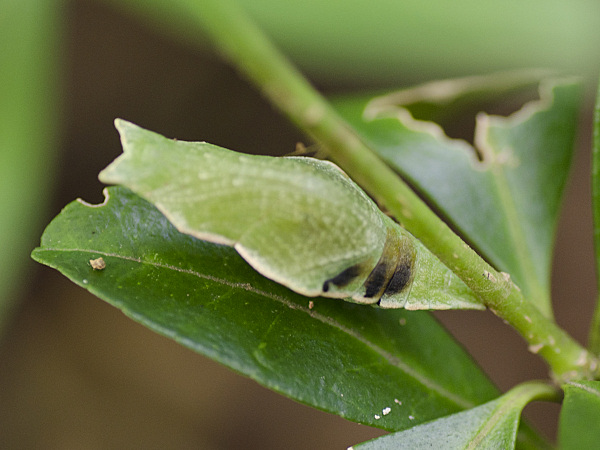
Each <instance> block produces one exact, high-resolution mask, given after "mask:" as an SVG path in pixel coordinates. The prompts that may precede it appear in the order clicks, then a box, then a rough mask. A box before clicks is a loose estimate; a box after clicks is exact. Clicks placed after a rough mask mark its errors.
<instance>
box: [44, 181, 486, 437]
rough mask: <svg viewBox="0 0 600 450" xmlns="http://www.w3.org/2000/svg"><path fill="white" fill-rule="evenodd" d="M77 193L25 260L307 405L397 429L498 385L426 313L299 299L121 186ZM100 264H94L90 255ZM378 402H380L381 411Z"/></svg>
mask: <svg viewBox="0 0 600 450" xmlns="http://www.w3.org/2000/svg"><path fill="white" fill-rule="evenodd" d="M106 195H107V200H106V201H105V202H104V203H103V204H101V205H96V206H93V205H88V204H85V203H83V202H81V201H75V202H73V203H71V204H70V205H68V206H67V207H66V208H65V209H64V210H63V211H62V212H61V214H60V215H59V216H57V217H56V218H55V219H54V220H53V221H52V223H51V224H50V225H49V226H48V228H47V229H46V231H45V232H44V235H43V237H42V243H41V247H39V248H37V249H36V250H35V251H34V253H33V257H34V259H36V260H37V261H39V262H42V263H44V264H46V265H48V266H50V267H54V268H56V269H58V270H59V271H61V272H62V273H63V274H65V275H66V276H67V277H69V278H70V279H71V280H73V281H74V282H75V283H77V284H78V285H80V286H82V287H84V288H86V289H88V290H89V291H90V292H92V293H94V294H95V295H97V296H99V297H100V298H102V299H104V300H105V301H107V302H108V303H110V304H112V305H114V306H116V307H118V308H119V309H121V310H122V311H123V312H124V313H125V314H127V315H128V316H130V317H131V318H133V319H134V320H136V321H138V322H140V323H142V324H144V325H145V326H147V327H149V328H151V329H152V330H155V331H157V332H158V333H161V334H163V335H165V336H168V337H170V338H172V339H174V340H176V341H177V342H179V343H181V344H183V345H184V346H186V347H189V348H191V349H193V350H195V351H197V352H199V353H201V354H204V355H206V356H208V357H210V358H213V359H215V360H217V361H219V362H221V363H223V364H225V365H227V366H229V367H230V368H232V369H234V370H236V371H238V372H240V373H242V374H244V375H246V376H248V377H251V378H253V379H254V380H256V381H258V382H259V383H261V384H263V385H265V386H267V387H269V388H271V389H273V390H275V391H278V392H280V393H283V394H285V395H287V396H289V397H291V398H293V399H295V400H297V401H300V402H302V403H306V404H308V405H311V406H313V407H316V408H319V409H323V410H325V411H329V412H332V413H335V414H339V415H341V416H343V417H345V418H347V419H349V420H352V421H356V422H360V423H365V424H369V425H373V426H376V427H380V428H384V429H388V430H399V429H403V428H406V427H408V426H412V425H413V424H416V423H420V422H423V421H426V420H431V419H433V418H436V417H439V416H442V415H446V414H449V413H452V412H455V411H459V410H462V409H464V408H469V407H471V406H473V405H475V404H479V403H482V402H484V401H487V400H489V399H491V398H494V397H495V396H496V395H497V391H496V389H495V388H494V387H493V385H492V384H491V383H490V382H489V381H488V379H487V378H486V377H485V376H484V375H483V373H482V372H481V371H480V370H479V369H478V368H477V366H476V365H475V364H474V362H473V361H472V360H471V359H470V358H469V356H468V355H467V354H466V353H465V352H464V350H463V349H462V348H461V347H460V345H458V344H456V342H455V341H454V340H453V338H451V337H450V335H448V334H447V333H446V332H445V331H444V330H443V329H442V328H441V327H440V325H438V324H437V322H435V320H434V319H433V318H432V317H431V316H430V315H428V313H426V312H419V311H415V312H406V311H404V310H382V309H379V308H373V307H369V306H362V305H356V304H352V303H347V302H340V301H339V300H335V299H326V298H314V299H309V298H306V297H303V296H300V295H298V294H295V293H293V292H292V291H290V290H288V289H287V288H285V287H283V286H281V285H279V284H276V283H274V282H272V281H270V280H268V279H266V278H264V277H262V276H261V275H259V274H258V273H257V272H256V271H254V270H253V269H252V268H250V267H249V266H248V265H247V264H246V263H245V261H244V260H243V259H241V258H240V257H239V256H238V254H237V253H236V252H235V251H234V250H233V249H232V248H230V247H226V246H221V245H216V244H212V243H208V242H204V241H201V240H198V239H196V238H193V237H191V236H189V235H186V234H182V233H179V232H178V231H177V230H176V229H175V228H174V227H173V226H172V225H171V224H170V223H169V222H168V221H167V219H166V218H165V217H164V216H163V215H162V214H160V212H159V211H158V210H157V209H156V208H154V207H153V206H152V205H151V204H150V203H148V202H147V201H145V200H143V199H141V198H139V197H137V196H135V195H134V194H133V193H131V192H130V191H128V190H126V189H124V188H111V189H108V190H107V191H106ZM100 257H101V258H102V259H103V261H104V263H105V265H106V266H105V268H104V269H102V270H94V269H93V268H92V267H91V265H90V261H91V260H96V259H98V258H100ZM387 408H390V409H389V410H388V409H387Z"/></svg>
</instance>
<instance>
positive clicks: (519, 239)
mask: <svg viewBox="0 0 600 450" xmlns="http://www.w3.org/2000/svg"><path fill="white" fill-rule="evenodd" d="M490 164H491V167H490V169H489V173H490V175H491V177H492V180H493V181H494V184H495V186H496V191H497V194H498V198H499V200H500V204H501V205H502V210H503V211H504V214H505V217H506V223H507V226H508V233H509V236H510V239H511V241H510V242H511V245H512V248H513V251H514V252H515V254H516V255H517V258H516V264H518V267H519V271H520V273H521V275H522V280H520V281H521V283H522V284H523V286H522V288H523V289H524V290H525V292H526V293H527V294H528V296H529V298H530V300H531V301H532V302H533V303H534V304H535V305H536V306H537V307H538V308H539V309H540V310H541V311H542V312H543V313H544V314H545V315H546V316H549V317H551V316H552V311H551V309H550V308H549V306H548V298H547V292H546V289H544V286H542V285H541V284H540V282H539V280H538V278H537V276H536V275H535V274H536V270H535V265H534V263H533V260H532V254H531V252H530V251H529V244H528V241H527V238H526V236H525V230H524V228H523V226H522V223H523V220H522V218H521V217H520V216H519V212H518V209H517V206H516V204H515V201H514V197H513V195H512V191H511V189H510V186H509V183H508V180H507V177H506V173H505V170H504V168H503V167H504V166H502V165H501V164H498V163H497V162H495V161H492V162H491V163H490Z"/></svg>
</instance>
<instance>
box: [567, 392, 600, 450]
mask: <svg viewBox="0 0 600 450" xmlns="http://www.w3.org/2000/svg"><path fill="white" fill-rule="evenodd" d="M563 389H564V391H565V400H564V403H563V407H562V409H561V411H560V418H559V423H558V442H559V444H560V448H561V449H563V450H570V449H573V450H586V449H590V450H593V449H597V448H598V443H600V381H574V382H571V383H567V384H566V385H564V386H563Z"/></svg>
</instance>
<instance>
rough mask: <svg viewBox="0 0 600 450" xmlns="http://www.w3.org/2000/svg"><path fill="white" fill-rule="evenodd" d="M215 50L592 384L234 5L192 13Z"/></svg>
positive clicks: (561, 343) (221, 2)
mask: <svg viewBox="0 0 600 450" xmlns="http://www.w3.org/2000/svg"><path fill="white" fill-rule="evenodd" d="M191 7H192V9H193V10H191V11H190V12H192V13H193V14H195V15H196V16H197V17H198V19H200V21H201V22H202V25H203V27H204V29H205V30H206V31H207V33H208V35H209V37H210V38H211V39H212V41H213V43H214V44H215V45H216V47H217V48H218V49H219V51H220V52H221V53H222V54H223V56H224V57H226V58H227V59H228V60H229V61H230V62H232V63H233V65H234V66H235V67H236V68H237V69H238V70H240V72H242V73H243V74H244V75H245V76H246V77H248V78H249V79H250V81H251V82H252V83H254V84H255V85H256V86H258V87H259V88H260V89H261V90H262V91H263V93H264V95H265V96H266V97H267V98H268V99H269V100H270V101H271V102H272V103H273V104H274V105H276V106H277V107H278V108H279V109H280V110H281V111H282V112H283V113H284V114H286V115H287V116H288V117H289V118H290V119H291V120H292V121H293V122H294V123H295V124H296V125H297V126H298V127H299V128H301V129H302V130H303V131H305V132H307V133H308V134H309V135H311V136H312V137H313V138H314V139H316V140H317V141H319V142H320V143H322V144H323V145H325V147H326V148H327V149H328V150H329V153H330V155H331V157H332V158H333V159H334V160H335V162H336V163H337V164H338V165H339V166H341V167H342V168H343V169H344V170H345V171H346V172H347V173H348V174H349V175H350V176H351V177H352V178H353V179H354V180H355V181H356V182H357V183H358V184H360V185H361V186H362V187H363V188H365V190H367V191H368V192H369V193H370V194H371V195H373V196H374V197H375V198H376V200H377V201H378V202H381V203H382V204H383V205H385V207H386V208H387V209H388V210H389V211H391V212H392V213H393V214H394V215H395V216H396V217H397V218H398V219H399V220H401V222H402V224H403V225H404V226H405V227H406V228H407V229H408V230H409V231H410V232H411V233H412V234H413V235H415V236H416V237H417V238H418V239H419V240H421V242H423V244H425V246H426V247H427V248H429V250H431V251H432V252H433V253H434V254H435V255H436V256H437V257H438V258H439V259H440V260H441V261H442V262H444V264H446V265H447V266H448V267H449V268H450V269H452V270H453V271H454V272H455V273H456V274H457V275H458V276H459V277H460V278H461V279H462V280H463V281H464V282H465V283H466V284H467V285H468V286H469V287H470V288H471V289H472V290H473V292H475V293H476V294H477V295H478V296H479V298H480V299H481V300H482V301H483V302H484V304H485V305H486V306H488V307H489V308H490V309H491V310H492V311H494V313H496V314H497V315H498V316H499V317H501V318H502V319H504V320H505V321H506V322H508V323H509V324H510V325H512V326H513V327H514V328H515V329H516V330H517V331H518V332H519V333H520V334H521V335H522V336H523V337H524V338H525V340H526V341H527V342H528V343H529V345H530V349H531V351H533V352H535V353H538V354H539V355H540V356H542V357H543V358H544V359H545V360H546V361H547V362H548V363H549V364H550V366H551V368H552V371H553V372H554V374H555V376H556V377H557V378H559V379H561V380H563V379H571V378H594V377H595V376H596V375H598V371H599V370H600V369H599V367H598V366H599V364H598V361H597V360H596V359H595V357H593V356H592V355H591V354H589V353H588V352H587V351H586V350H585V349H584V348H583V347H581V346H580V345H579V344H578V343H577V342H575V341H574V340H573V339H572V338H571V337H570V336H569V335H567V334H566V333H565V332H564V331H563V330H561V329H560V328H559V327H558V326H557V325H556V324H555V323H554V322H552V321H551V320H548V319H547V318H546V317H544V315H543V314H541V313H540V311H539V310H538V309H536V308H535V307H534V306H533V305H532V304H530V303H528V302H527V301H525V299H524V298H523V295H522V294H521V291H520V290H519V288H518V287H517V286H515V285H514V284H513V283H512V282H511V281H510V279H509V277H508V275H506V274H502V273H498V272H496V271H495V270H494V269H493V268H492V267H491V266H490V265H489V264H487V263H486V262H485V261H484V260H482V259H481V258H480V257H479V255H477V253H475V252H474V251H473V250H472V249H471V248H470V247H469V246H468V245H467V244H465V243H464V242H463V241H462V240H461V239H460V238H459V237H458V236H457V235H455V234H454V233H453V232H452V231H451V230H450V229H449V228H448V227H447V225H446V224H445V223H444V222H442V221H441V220H440V219H439V218H438V217H437V216H436V215H435V214H434V213H433V212H432V211H431V210H430V209H429V207H427V205H425V203H423V202H422V201H421V200H420V199H419V198H418V196H417V195H416V194H415V193H414V192H413V191H412V190H411V189H410V188H409V187H408V186H407V185H406V184H405V183H404V182H403V181H402V180H401V179H400V178H399V177H398V176H397V175H396V173H395V172H393V171H392V170H391V169H390V168H389V167H388V166H387V165H386V164H385V163H384V162H383V161H382V160H381V159H380V158H379V157H378V156H377V155H376V154H375V153H374V152H373V151H372V150H371V149H370V148H368V147H367V146H366V145H365V144H364V143H363V142H362V140H361V139H360V138H359V137H358V135H357V134H356V133H355V132H354V131H353V130H352V129H351V128H350V127H349V126H348V125H347V124H346V123H345V121H344V120H343V119H342V118H341V117H340V116H339V115H338V114H337V113H336V111H335V110H334V109H333V108H332V107H331V106H330V104H329V103H328V102H327V101H326V100H325V99H324V98H323V97H322V96H321V95H320V94H319V93H318V92H316V91H315V90H314V88H313V87H312V86H311V85H310V84H309V83H308V82H307V81H306V79H305V78H304V77H303V76H302V74H301V73H300V72H298V71H297V70H296V68H295V67H293V66H292V65H291V64H290V63H289V62H288V61H287V60H286V59H285V58H284V57H283V55H281V54H280V53H279V51H278V50H277V49H276V48H275V47H274V46H273V44H272V43H271V42H270V41H269V40H268V39H267V38H266V37H265V35H264V34H263V33H262V32H261V30H260V29H258V28H257V27H256V26H255V25H254V24H253V23H252V22H251V21H250V20H249V19H248V18H247V17H246V15H245V14H244V13H243V11H241V10H240V9H239V8H237V7H236V5H235V4H233V3H230V2H229V1H228V0H203V1H201V2H196V3H194V5H193V6H191Z"/></svg>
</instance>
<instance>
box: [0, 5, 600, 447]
mask: <svg viewBox="0 0 600 450" xmlns="http://www.w3.org/2000/svg"><path fill="white" fill-rule="evenodd" d="M198 1H201V0H174V1H170V2H167V1H164V0H121V1H118V0H108V1H106V0H105V1H91V0H72V1H58V0H52V1H51V0H2V1H0V248H1V249H2V250H1V252H0V329H1V331H0V333H1V334H2V341H1V343H0V358H1V360H0V447H1V448H61V449H62V448H130V447H140V448H141V447H143V448H207V449H229V448H261V449H270V448H273V449H275V448H288V449H292V448H307V447H308V448H345V447H346V446H348V445H351V444H353V443H357V442H360V441H361V440H365V439H367V438H369V437H374V436H377V435H379V434H381V432H380V431H378V430H375V429H370V428H368V427H364V426H360V425H356V424H352V423H350V422H346V421H344V420H343V419H340V418H337V417H334V416H331V415H328V414H325V413H320V412H317V411H313V410H311V409H309V408H307V407H304V406H301V405H298V404H296V403H294V402H292V401H289V400H287V399H285V398H282V397H280V396H278V395H275V394H273V393H271V392H269V391H267V390H265V389H263V388H261V387H260V386H257V385H256V384H255V383H253V382H251V381H249V380H247V379H245V378H242V377H240V376H238V375H235V374H233V373H232V372H230V371H228V370H227V369H224V368H223V367H221V366H219V365H217V364H215V363H213V362H211V361H209V360H207V359H205V358H203V357H200V356H198V355H196V354H193V353H192V352H190V351H188V350H185V349H183V348H181V347H179V346H178V345H176V344H175V343H173V342H170V341H168V340H167V339H165V338H163V337H160V336H157V335H154V334H152V333H151V332H149V331H147V330H145V329H144V328H142V327H141V326H140V325H138V324H135V323H134V322H132V321H130V320H129V319H126V318H125V317H124V316H122V315H121V313H120V312H118V311H117V310H115V309H112V308H111V307H109V306H108V305H106V304H104V303H103V302H101V301H99V300H98V299H96V298H94V297H93V296H90V295H89V294H88V293H87V292H85V291H83V290H81V289H79V288H77V287H76V286H74V285H71V284H70V283H69V282H68V281H67V280H66V279H64V278H63V277H61V276H60V275H59V274H58V273H57V272H54V271H52V270H50V269H47V268H44V267H41V266H37V265H35V263H33V262H32V261H31V260H30V259H29V253H30V251H31V250H32V249H33V247H35V246H36V245H37V244H38V242H39V236H40V235H41V232H42V230H43V227H44V226H45V225H46V224H47V223H48V222H49V220H51V218H52V217H53V216H55V215H56V214H57V213H58V212H59V211H60V208H62V207H63V206H64V205H65V204H66V203H68V202H69V201H71V200H73V199H74V198H76V197H82V198H84V199H85V200H86V201H89V202H100V201H102V194H101V191H102V185H101V184H100V183H99V182H98V181H97V178H96V176H97V173H98V172H99V171H100V170H101V169H102V168H103V167H105V166H106V165H107V164H108V163H109V162H110V161H111V160H112V159H113V158H114V157H115V156H117V155H118V154H119V153H120V151H121V150H120V144H119V141H118V137H117V133H116V131H115V130H114V128H113V125H112V121H113V119H114V118H116V117H122V118H124V119H127V120H131V121H133V122H135V123H137V124H139V125H141V126H143V127H145V128H148V129H151V130H155V131H158V132H160V133H162V134H165V135H167V136H169V137H177V138H178V139H186V140H206V141H209V142H212V143H215V144H218V145H221V146H224V147H228V148H232V149H235V150H239V151H245V152H252V153H271V154H283V153H288V152H290V151H293V149H294V146H295V144H296V142H297V141H299V140H303V136H302V135H301V134H300V133H299V132H297V131H296V130H295V129H294V128H293V127H292V126H291V125H289V124H287V122H286V121H285V120H284V119H283V118H281V117H280V116H279V115H278V114H277V113H276V112H275V111H273V109H272V108H271V107H270V106H269V105H268V104H266V103H265V102H264V101H263V99H262V98H261V97H260V95H259V94H258V93H257V92H256V91H255V90H254V89H253V88H252V87H251V86H248V85H247V84H246V83H245V82H244V81H243V80H240V79H239V78H238V76H237V75H236V73H234V71H233V70H231V69H230V68H229V67H227V66H226V65H224V64H223V63H222V62H221V61H220V60H219V59H218V58H217V57H216V56H215V55H214V54H213V53H212V52H211V50H210V48H208V47H207V46H206V45H205V41H204V39H203V36H202V31H201V30H199V29H198V28H197V25H196V24H195V23H194V22H193V21H192V19H191V18H190V17H191V15H190V14H188V13H187V11H189V9H188V8H193V7H194V4H195V3H196V2H198ZM241 3H243V4H244V6H245V7H246V8H247V9H248V11H249V12H250V13H251V14H252V15H253V16H254V17H255V18H256V20H257V21H259V22H260V23H261V24H262V25H263V26H264V28H265V30H266V31H267V32H268V33H269V34H270V35H271V36H272V37H273V39H274V40H275V41H276V42H277V43H278V44H279V45H280V46H281V48H282V49H283V50H284V51H285V52H286V53H287V54H288V55H289V56H290V57H291V58H292V59H293V60H294V61H295V62H296V63H297V64H298V65H299V66H300V68H301V69H302V70H303V71H304V72H305V73H306V74H307V75H308V76H309V77H310V79H311V80H312V81H313V82H314V83H315V84H316V85H317V87H319V88H320V89H321V90H323V91H324V92H326V93H338V92H348V91H351V90H357V89H358V90H365V89H373V90H380V89H385V88H397V87H402V86H408V85H410V84H414V83H419V82H422V81H427V80H431V79H437V78H445V77H453V76H461V75H473V74H482V73H488V72H492V71H497V70H507V69H513V68H523V67H545V68H552V69H558V70H561V71H564V72H566V73H568V74H574V75H580V76H582V77H583V81H584V83H585V84H586V87H587V88H588V89H587V93H588V94H587V97H586V99H585V102H584V104H583V106H582V121H581V127H580V131H581V132H580V139H579V142H578V152H577V154H576V161H575V162H576V164H575V166H574V169H573V178H572V180H571V183H570V185H569V189H568V196H567V198H566V202H565V210H564V214H563V218H562V221H561V225H560V229H559V240H558V243H557V254H556V258H555V264H554V274H553V276H554V284H553V293H554V298H555V306H556V310H557V314H556V316H557V320H558V322H559V323H560V324H561V325H563V326H565V327H566V328H567V330H568V331H569V332H571V333H572V334H573V335H574V336H575V337H576V338H577V339H579V340H580V341H582V342H584V341H585V339H586V337H587V336H586V335H587V326H588V324H589V320H590V317H591V312H592V309H593V303H594V299H595V280H594V262H593V251H592V221H591V211H590V207H589V205H590V193H589V191H590V188H589V157H590V151H589V148H590V133H591V109H592V105H593V100H594V99H593V93H594V92H595V84H596V81H597V75H598V69H599V68H600V55H599V53H600V52H598V48H599V45H598V44H599V43H600V3H598V2H596V1H591V0H590V1H585V0H573V1H571V2H564V1H558V0H544V1H542V0H530V1H528V2H522V1H515V0H506V1H502V2H499V1H496V2H481V1H476V0H469V1H467V0H456V1H454V2H447V1H443V0H437V1H430V2H425V3H424V2H420V1H416V0H409V1H404V2H397V1H387V0H378V1H375V2H364V1H358V0H345V1H341V0H329V1H327V2H323V1H318V0H305V1H303V2H299V1H288V2H281V1H275V0H262V1H251V0H244V1H242V2H241ZM437 316H438V317H439V318H440V319H441V320H442V321H443V322H444V323H446V324H447V325H448V327H449V328H450V329H451V330H452V332H453V333H454V334H455V335H456V336H457V337H458V338H459V339H460V340H461V342H463V343H464V344H465V345H466V346H467V348H469V350H470V351H471V352H472V353H473V355H474V356H475V357H476V358H477V360H478V361H479V362H480V363H481V364H482V366H483V367H484V369H485V370H486V371H487V372H488V373H489V374H490V376H491V377H492V379H493V380H494V381H496V383H497V384H498V385H499V386H500V387H501V388H502V389H507V388H509V387H511V386H513V385H514V384H516V383H518V382H519V381H521V380H525V379H531V378H543V377H545V376H546V368H545V366H544V365H543V363H542V362H541V361H540V360H539V359H538V358H536V357H534V356H532V355H530V354H529V353H528V352H527V350H526V348H525V345H524V343H523V342H521V340H520V338H519V337H518V336H517V335H515V334H514V333H513V332H512V331H511V330H509V329H508V328H507V327H506V326H505V325H503V324H502V323H501V322H500V321H499V320H497V319H495V318H494V317H493V316H492V315H491V314H488V313H465V312H446V313H441V314H437ZM526 411H527V414H528V415H529V416H530V417H532V420H534V421H535V422H536V423H537V424H538V425H539V426H540V427H541V428H543V429H544V430H545V431H546V432H551V430H552V427H553V422H554V421H555V420H556V412H557V411H558V408H557V407H555V406H553V405H545V404H544V405H542V406H539V405H533V406H531V407H528V409H527V410H526Z"/></svg>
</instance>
